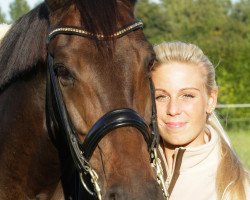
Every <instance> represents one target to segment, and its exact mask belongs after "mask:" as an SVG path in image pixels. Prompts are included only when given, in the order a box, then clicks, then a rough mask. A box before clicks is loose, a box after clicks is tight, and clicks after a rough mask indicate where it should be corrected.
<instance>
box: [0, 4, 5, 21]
mask: <svg viewBox="0 0 250 200" xmlns="http://www.w3.org/2000/svg"><path fill="white" fill-rule="evenodd" d="M5 22H6V20H5V14H4V13H3V12H2V9H1V7H0V23H5Z"/></svg>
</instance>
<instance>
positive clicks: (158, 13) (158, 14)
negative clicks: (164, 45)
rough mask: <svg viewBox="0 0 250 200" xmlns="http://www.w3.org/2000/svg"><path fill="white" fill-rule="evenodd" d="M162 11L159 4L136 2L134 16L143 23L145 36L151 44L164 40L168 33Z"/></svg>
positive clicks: (142, 0) (144, 0)
mask: <svg viewBox="0 0 250 200" xmlns="http://www.w3.org/2000/svg"><path fill="white" fill-rule="evenodd" d="M163 11H164V10H163V9H162V8H161V5H160V4H159V3H155V2H152V1H150V0H141V1H138V4H137V7H136V16H137V17H138V18H139V19H141V20H142V21H143V23H144V33H145V36H146V37H147V39H148V40H149V41H150V42H151V43H152V44H155V43H159V42H161V41H162V40H164V35H165V34H167V33H168V30H167V26H166V22H165V19H164V13H163Z"/></svg>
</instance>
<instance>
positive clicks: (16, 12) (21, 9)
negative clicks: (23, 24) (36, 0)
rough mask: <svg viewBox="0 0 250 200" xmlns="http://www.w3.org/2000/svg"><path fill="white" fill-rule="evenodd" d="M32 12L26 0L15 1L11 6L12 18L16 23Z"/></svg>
mask: <svg viewBox="0 0 250 200" xmlns="http://www.w3.org/2000/svg"><path fill="white" fill-rule="evenodd" d="M29 10H30V7H29V5H28V3H27V1H26V0H15V1H14V2H13V3H11V4H10V16H11V20H12V22H14V21H16V20H17V19H18V18H19V17H21V16H22V15H24V14H25V13H27V12H28V11H29Z"/></svg>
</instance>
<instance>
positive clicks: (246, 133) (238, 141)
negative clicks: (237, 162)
mask: <svg viewBox="0 0 250 200" xmlns="http://www.w3.org/2000/svg"><path fill="white" fill-rule="evenodd" d="M228 135H229V137H230V139H231V141H232V143H233V147H234V149H235V151H236V152H237V154H238V156H239V157H240V159H241V161H242V162H243V164H244V165H245V167H246V168H247V169H250V130H231V131H228Z"/></svg>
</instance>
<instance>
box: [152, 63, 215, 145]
mask: <svg viewBox="0 0 250 200" xmlns="http://www.w3.org/2000/svg"><path fill="white" fill-rule="evenodd" d="M202 70H204V69H202V68H201V67H200V66H194V65H191V64H185V63H178V62H173V63H168V64H162V65H160V66H158V67H157V68H156V69H155V70H154V71H153V72H152V79H153V82H154V84H155V93H156V106H157V115H158V125H159V129H160V135H161V137H162V138H163V141H164V143H165V144H169V145H171V146H198V145H200V144H203V143H204V134H205V131H204V129H205V123H206V118H207V113H211V112H212V110H213V109H214V107H215V105H216V100H217V91H212V92H211V94H209V95H208V92H207V89H206V87H205V80H204V79H205V77H204V76H205V73H204V72H203V71H202Z"/></svg>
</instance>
